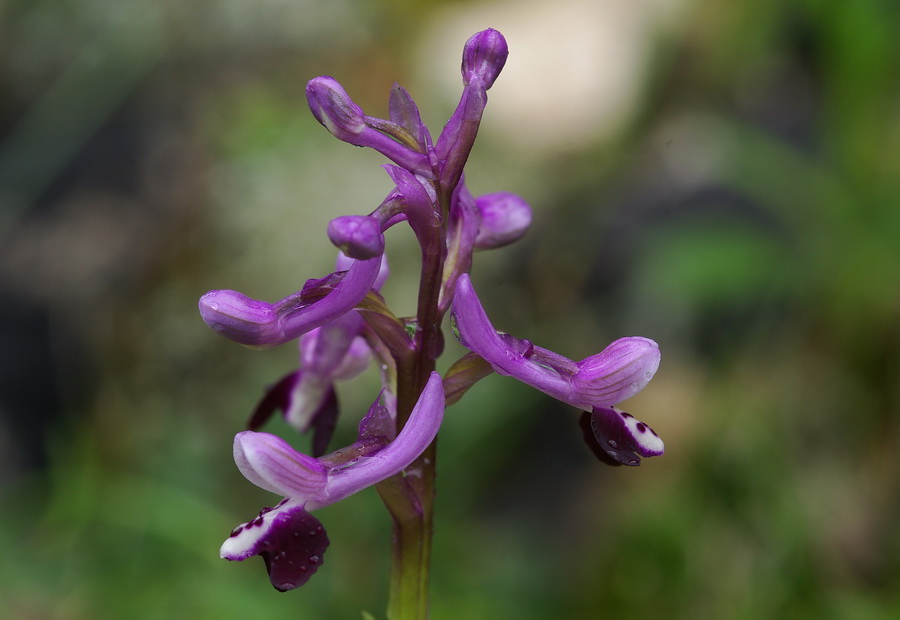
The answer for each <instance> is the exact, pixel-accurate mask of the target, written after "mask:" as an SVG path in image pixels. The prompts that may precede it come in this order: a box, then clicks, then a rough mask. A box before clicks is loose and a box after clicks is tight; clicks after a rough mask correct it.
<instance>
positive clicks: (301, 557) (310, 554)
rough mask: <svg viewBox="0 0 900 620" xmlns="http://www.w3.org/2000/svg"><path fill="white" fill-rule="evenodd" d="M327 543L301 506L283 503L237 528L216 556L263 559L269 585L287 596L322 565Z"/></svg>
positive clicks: (291, 502) (300, 503) (326, 539)
mask: <svg viewBox="0 0 900 620" xmlns="http://www.w3.org/2000/svg"><path fill="white" fill-rule="evenodd" d="M328 543H329V541H328V535H327V534H326V533H325V529H324V528H323V527H322V524H321V523H320V522H319V520H318V519H316V518H315V517H314V516H312V515H311V514H309V513H308V512H307V511H306V510H305V509H304V507H303V504H302V502H298V501H288V500H285V501H283V502H281V503H280V504H279V505H278V506H276V507H275V508H263V510H262V511H261V512H260V513H259V516H258V517H256V518H255V519H253V520H252V521H249V522H247V523H244V524H242V525H239V526H237V527H236V528H235V529H234V530H233V531H232V532H231V536H229V537H228V539H227V540H226V541H225V542H224V543H223V544H222V548H221V549H220V550H219V555H220V556H221V557H223V558H225V559H226V560H236V561H241V560H246V559H247V558H249V557H252V556H254V555H260V556H262V558H263V560H264V561H265V563H266V570H267V571H268V572H269V580H270V581H271V582H272V585H273V586H275V589H276V590H279V591H281V592H286V591H287V590H293V589H294V588H298V587H300V586H302V585H303V584H304V583H306V582H307V581H309V578H310V577H312V575H313V573H315V572H316V571H317V570H318V568H319V567H320V566H321V565H322V557H323V554H324V553H325V549H327V548H328Z"/></svg>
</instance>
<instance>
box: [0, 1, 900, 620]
mask: <svg viewBox="0 0 900 620" xmlns="http://www.w3.org/2000/svg"><path fill="white" fill-rule="evenodd" d="M488 26H492V27H495V28H498V29H500V30H501V31H502V32H503V33H504V34H505V35H506V37H507V39H508V42H509V47H510V50H511V53H510V58H509V62H508V64H507V68H506V70H505V71H504V73H503V75H501V77H500V79H499V80H498V81H497V83H496V85H495V87H494V88H493V89H492V90H491V92H490V103H489V106H488V110H487V113H486V116H485V120H484V123H483V125H482V127H483V129H482V134H481V136H480V139H479V143H478V144H477V145H476V148H475V151H474V153H473V155H472V158H471V160H470V165H469V167H468V181H469V185H470V187H471V188H472V191H473V192H474V193H476V194H478V193H487V192H492V191H499V190H508V191H513V192H516V193H518V194H520V195H522V196H524V197H526V198H527V199H528V200H529V202H530V203H531V204H532V205H533V208H534V216H535V226H534V228H533V230H532V231H531V232H530V233H529V234H528V236H527V237H526V238H525V239H524V240H522V241H521V242H520V243H518V244H517V245H515V246H511V247H509V248H506V249H502V250H498V251H495V252H492V253H486V254H479V255H478V256H477V257H476V264H475V268H474V271H473V274H474V280H475V283H476V286H478V287H479V291H481V293H482V296H483V301H484V303H485V305H486V306H487V308H488V311H489V312H490V314H491V316H492V317H493V320H494V322H495V324H496V325H497V326H498V328H501V329H504V330H506V331H509V332H511V333H513V334H515V335H518V336H520V337H529V338H531V339H532V340H534V341H535V342H537V343H539V344H541V345H543V346H545V347H548V348H551V349H554V350H556V351H559V352H561V353H563V354H566V355H568V356H569V357H572V358H575V359H579V358H581V357H584V356H586V355H589V354H591V353H594V352H596V351H598V350H599V349H600V348H602V347H603V346H604V345H605V344H606V343H607V342H609V341H611V340H612V339H614V338H617V337H620V336H625V335H644V336H648V337H652V338H654V339H656V340H657V341H658V342H659V343H660V346H661V348H662V351H663V363H662V366H661V368H660V371H659V373H658V375H657V377H656V378H655V379H654V381H653V382H651V384H650V386H649V387H648V388H647V389H646V390H645V391H644V393H642V394H640V395H639V396H638V397H635V398H634V399H632V400H631V401H629V402H627V403H625V408H626V409H627V410H629V411H631V412H632V413H634V414H636V415H637V416H638V417H639V418H641V419H643V420H644V421H646V422H648V423H649V424H651V425H652V426H653V427H654V428H655V429H656V430H657V432H658V433H659V434H660V435H661V436H662V437H663V438H664V439H665V441H666V446H667V454H666V455H665V456H663V457H660V458H657V459H651V460H649V461H645V462H644V464H643V465H642V466H641V467H640V468H637V469H628V470H625V469H624V468H619V469H613V468H607V467H605V466H604V465H601V464H600V463H598V462H597V461H595V460H594V459H593V457H592V456H591V454H590V452H589V451H588V450H587V448H586V447H585V446H584V445H583V444H582V442H581V437H580V431H579V429H578V426H577V424H576V421H577V414H576V412H574V411H572V410H571V408H568V407H566V406H563V405H560V404H559V403H556V402H555V401H552V400H550V399H549V398H547V397H544V396H543V395H541V394H539V393H537V392H535V391H533V390H530V389H529V388H527V387H525V386H523V385H520V384H518V383H516V382H515V381H512V380H509V379H507V378H504V377H499V376H493V377H490V378H488V379H485V380H484V381H483V382H481V383H480V384H478V385H477V386H476V387H475V388H474V389H473V390H472V391H471V392H469V393H468V394H467V395H466V396H465V397H464V398H463V400H462V401H461V402H460V403H459V404H458V405H456V406H454V407H453V408H452V409H450V410H449V411H448V415H447V418H446V421H445V424H444V428H443V430H442V432H441V438H440V446H439V469H438V472H439V473H438V484H439V496H438V507H437V511H438V512H437V536H436V547H435V552H434V569H433V584H432V599H433V603H432V616H433V617H434V618H435V619H438V620H441V619H455V618H466V619H476V620H478V619H496V618H517V619H519V620H530V619H534V620H538V619H545V618H554V619H564V618H571V619H593V618H606V617H627V618H631V619H632V620H637V619H642V618H658V617H666V618H729V619H733V618H734V619H748V620H749V619H757V618H759V619H770V618H792V619H797V618H799V619H806V618H808V619H816V620H821V619H826V618H827V619H832V618H847V619H853V620H868V619H873V620H874V619H882V618H896V617H900V535H898V527H897V524H898V521H900V462H898V449H900V435H898V433H900V429H898V414H900V400H898V392H900V387H898V386H900V358H898V345H900V44H898V41H900V39H898V38H897V36H896V32H897V31H898V28H900V5H898V4H897V3H896V2H892V1H891V0H858V1H854V2H851V1H846V2H844V1H837V2H824V1H817V0H787V1H784V0H743V1H740V0H739V1H734V2H717V1H715V0H630V1H627V2H626V1H625V0H593V1H591V0H521V1H517V0H505V1H504V0H499V1H497V2H476V1H469V2H466V1H454V2H450V1H444V2H417V1H416V0H375V1H363V0H255V1H253V2H249V1H246V0H190V1H176V0H158V1H152V2H151V1H146V2H139V1H132V2H111V1H109V0H2V2H0V370H2V372H0V616H2V617H4V618H13V619H17V620H19V619H21V620H31V619H45V618H46V619H50V618H52V619H66V620H68V619H72V620H79V619H85V618H92V619H93V618H111V619H118V618H130V619H144V618H146V619H151V618H153V619H155V618H216V619H219V620H227V619H231V618H235V619H238V618H275V617H285V618H288V617H292V618H359V617H361V613H362V612H363V611H366V612H369V613H372V614H373V615H374V616H375V617H380V618H383V617H384V612H383V610H384V608H385V605H386V598H387V575H388V563H389V560H388V555H389V543H388V537H389V528H390V526H389V522H388V518H387V515H386V513H385V512H384V510H383V509H382V507H381V505H380V502H379V500H378V498H377V495H376V494H375V492H374V491H373V490H370V491H367V492H364V493H361V494H359V495H357V496H354V497H353V498H350V499H348V500H347V501H345V502H342V503H341V504H339V505H336V506H332V507H329V508H327V509H324V510H322V511H321V512H320V513H319V514H318V516H319V518H320V519H321V520H322V522H323V523H324V525H325V526H326V528H327V529H328V531H329V534H330V537H331V540H332V545H331V547H330V549H329V551H328V554H327V556H326V562H325V565H324V567H323V568H322V570H320V572H319V573H318V574H317V575H316V576H315V578H314V579H313V580H312V581H311V582H310V583H309V584H308V585H307V586H306V587H304V588H302V589H301V590H298V591H295V592H292V593H288V594H281V593H278V592H276V591H274V590H273V589H272V588H271V587H270V585H269V584H268V580H267V578H266V576H265V571H264V569H263V565H262V561H261V560H258V559H256V558H254V559H252V560H250V561H247V562H243V563H229V562H225V561H223V560H220V559H219V558H218V553H217V552H218V547H219V545H220V543H221V541H222V540H223V539H224V538H225V537H226V536H227V534H228V532H229V531H230V530H231V528H232V527H234V526H235V525H236V524H238V523H240V522H242V521H245V520H247V519H248V518H250V517H251V516H252V515H254V514H255V513H256V512H257V511H258V510H259V508H261V507H262V506H263V505H269V504H271V503H272V502H273V501H276V500H277V498H274V497H273V496H271V495H270V494H267V493H266V492H264V491H261V490H259V489H257V488H255V487H253V486H252V485H251V484H249V483H248V482H246V481H245V480H244V479H243V478H242V477H241V475H240V474H239V472H238V471H237V470H236V468H235V467H234V465H233V462H232V459H231V439H232V436H233V434H234V433H235V432H236V431H238V430H240V429H241V428H242V425H243V423H244V420H245V418H246V416H247V415H248V413H249V411H250V410H251V409H252V407H253V405H254V404H255V402H256V400H257V398H258V397H259V396H260V395H261V393H262V389H263V388H264V386H266V385H268V384H270V383H272V382H273V381H274V380H276V379H277V378H279V377H280V376H281V375H282V374H284V373H286V372H288V371H289V370H291V367H292V365H294V364H295V363H296V359H295V358H296V350H295V348H294V347H293V346H290V345H287V346H284V347H281V348H278V349H275V350H271V351H266V352H259V351H251V350H248V349H244V348H242V347H239V346H237V345H234V344H233V343H230V342H228V341H226V340H224V339H220V338H217V337H216V336H215V335H214V334H213V333H212V332H210V331H209V330H208V329H207V328H206V327H205V326H204V325H203V323H202V322H201V321H200V319H199V317H198V316H197V312H196V300H197V298H198V297H199V296H200V295H201V294H202V293H204V292H205V291H206V290H208V289H211V288H236V289H239V290H242V291H245V292H247V293H248V294H251V295H253V296H255V297H261V298H267V299H278V298H281V297H283V296H284V295H286V294H288V293H290V292H292V291H294V290H296V289H297V288H299V286H300V285H301V284H302V282H303V281H304V280H305V279H307V278H311V277H319V276H321V275H323V274H325V273H328V272H330V271H331V269H332V264H333V259H334V250H333V248H332V247H330V245H329V243H328V241H327V238H326V237H325V234H324V230H325V225H326V223H327V222H328V220H329V219H330V218H332V217H335V216H337V215H340V214H346V213H366V212H368V211H369V210H371V209H372V208H373V207H374V206H375V205H377V204H378V203H379V202H380V201H381V199H382V198H383V197H384V195H385V194H386V193H387V191H388V190H389V189H390V186H389V182H388V178H387V176H386V175H385V174H384V173H383V172H382V171H381V170H380V169H379V168H378V165H379V164H380V163H382V159H381V157H380V156H378V155H377V154H375V153H371V152H367V151H363V150H359V149H353V148H351V147H349V146H347V145H345V144H342V143H339V142H338V141H336V140H334V139H333V138H331V136H329V135H328V134H327V132H326V131H325V130H324V129H323V128H322V127H321V126H319V125H318V124H317V123H316V121H315V120H314V119H313V118H312V116H311V115H310V114H309V111H308V109H307V106H306V103H305V98H304V93H303V89H304V86H305V83H306V81H307V80H308V79H310V78H312V77H314V76H316V75H320V74H330V75H333V76H335V77H336V78H337V79H338V80H340V81H341V82H342V83H343V84H344V85H345V87H346V88H347V90H348V92H350V93H351V94H352V95H353V96H354V98H355V99H356V100H357V102H359V103H360V104H361V105H362V106H363V107H364V109H365V110H366V111H367V112H368V113H369V114H373V115H376V116H383V115H385V114H386V107H387V96H388V92H389V89H390V87H391V85H392V83H393V82H394V81H395V80H396V81H398V82H400V83H401V84H403V85H404V86H405V87H406V88H407V89H408V90H409V91H410V92H411V94H412V95H413V97H414V98H415V99H416V100H417V101H418V103H419V105H420V107H421V109H422V111H423V116H424V118H425V120H426V122H427V123H428V124H429V125H430V126H431V127H432V130H433V132H435V133H437V131H438V130H439V128H440V126H441V125H442V123H443V122H444V120H445V119H446V118H447V116H448V115H449V114H450V112H451V111H452V109H453V107H454V106H455V103H456V99H457V97H458V95H459V91H460V77H459V74H458V66H459V56H460V51H461V48H462V44H463V42H464V41H465V40H466V38H467V37H468V36H469V35H471V34H472V33H474V32H476V31H477V30H481V29H483V28H485V27H488ZM397 228H398V229H397V230H394V231H392V232H391V234H390V235H389V248H390V250H389V252H390V254H389V256H390V259H391V261H392V267H393V270H392V273H393V274H394V275H393V277H392V280H391V281H390V282H389V284H388V286H387V287H386V289H385V294H386V296H387V298H388V300H389V302H390V303H391V305H392V307H394V309H395V310H396V311H397V312H398V313H400V314H404V313H410V312H412V308H413V305H412V303H413V302H412V300H413V294H414V291H413V288H412V287H413V286H414V284H415V281H416V268H417V257H416V253H415V247H414V245H413V244H412V241H411V239H410V235H409V234H408V232H406V231H403V230H400V228H401V227H397ZM454 352H458V350H457V349H453V348H452V347H451V349H450V351H449V353H448V355H449V358H448V362H449V361H450V360H452V359H453V354H454ZM376 381H377V379H376V378H375V377H372V376H364V377H362V378H360V379H359V380H356V381H354V382H352V383H348V384H343V385H342V386H341V389H340V398H341V400H342V403H343V407H344V409H345V414H346V415H345V416H344V417H343V419H342V422H341V425H340V427H339V429H338V435H339V437H338V441H341V440H343V441H346V442H349V441H351V440H352V438H353V435H354V424H355V422H356V420H357V419H358V416H359V414H361V413H362V412H364V411H365V410H366V408H367V407H368V404H369V403H370V401H371V399H372V398H373V397H374V390H375V385H376ZM269 430H273V431H275V432H287V431H286V429H285V428H284V427H283V425H282V426H280V425H279V423H278V422H277V421H276V422H274V423H273V424H272V425H271V426H270V428H269ZM297 445H298V446H301V447H302V446H303V445H304V443H303V441H298V442H297ZM340 445H343V444H340Z"/></svg>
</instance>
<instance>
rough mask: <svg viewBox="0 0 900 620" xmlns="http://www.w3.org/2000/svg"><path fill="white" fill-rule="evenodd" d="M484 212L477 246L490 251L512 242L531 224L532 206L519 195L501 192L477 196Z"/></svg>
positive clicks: (476, 240) (476, 241) (477, 200)
mask: <svg viewBox="0 0 900 620" xmlns="http://www.w3.org/2000/svg"><path fill="white" fill-rule="evenodd" d="M475 204H476V205H477V206H478V210H479V211H480V212H481V223H480V224H479V226H478V236H477V237H476V238H475V247H476V248H478V249H480V250H490V249H494V248H500V247H503V246H504V245H509V244H510V243H512V242H514V241H518V240H519V239H520V238H522V235H524V234H525V233H526V232H527V231H528V228H529V227H530V226H531V207H529V206H528V203H527V202H525V201H524V200H522V198H520V197H519V196H516V195H515V194H510V193H509V192H497V193H495V194H486V195H484V196H479V197H478V198H476V199H475Z"/></svg>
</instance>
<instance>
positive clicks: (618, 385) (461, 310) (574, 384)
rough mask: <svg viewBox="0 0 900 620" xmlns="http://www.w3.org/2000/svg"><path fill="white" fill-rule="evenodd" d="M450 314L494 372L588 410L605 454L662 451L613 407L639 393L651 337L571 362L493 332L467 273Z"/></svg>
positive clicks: (653, 363) (652, 355)
mask: <svg viewBox="0 0 900 620" xmlns="http://www.w3.org/2000/svg"><path fill="white" fill-rule="evenodd" d="M453 316H454V318H455V321H456V327H457V329H458V331H459V339H460V342H462V344H463V346H465V347H467V348H468V349H470V350H472V351H473V352H474V353H477V354H478V355H480V356H481V357H482V358H483V359H484V360H485V361H487V362H488V363H489V364H490V365H491V367H492V368H493V369H494V371H496V372H497V373H499V374H501V375H508V376H512V377H514V378H516V379H518V380H519V381H522V382H523V383H527V384H528V385H530V386H532V387H534V388H537V389H538V390H540V391H542V392H544V393H545V394H548V395H550V396H552V397H553V398H556V399H557V400H560V401H562V402H564V403H568V404H570V405H572V406H574V407H578V408H579V409H583V410H585V411H586V412H588V415H589V416H590V418H591V419H590V422H589V425H590V429H591V432H592V434H593V436H594V438H595V439H596V441H597V442H598V443H600V444H601V446H602V454H603V455H604V458H605V457H608V458H609V459H611V460H612V461H614V462H616V463H619V464H623V465H637V464H639V463H640V459H639V458H638V457H637V455H640V456H657V455H660V454H662V453H663V442H662V440H661V439H660V438H659V436H657V435H656V433H655V432H653V430H652V429H651V428H650V427H649V426H647V425H646V424H644V423H642V422H638V421H637V420H635V419H634V418H632V417H631V416H629V415H628V414H626V413H624V412H621V411H620V410H618V409H615V408H614V407H613V405H615V404H617V403H619V402H621V401H623V400H626V399H628V398H630V397H632V396H634V395H635V394H637V393H638V392H640V391H641V390H642V389H643V388H644V386H646V385H647V383H649V381H650V379H651V378H653V375H654V374H655V373H656V369H657V368H658V367H659V359H660V356H659V347H658V345H657V344H656V343H655V342H654V341H652V340H650V339H649V338H641V337H631V338H620V339H619V340H616V341H615V342H613V343H612V344H610V345H609V346H608V347H606V348H605V349H604V350H603V351H601V352H600V353H598V354H596V355H592V356H590V357H588V358H585V359H583V360H581V361H580V362H575V361H573V360H570V359H568V358H567V357H564V356H562V355H559V354H557V353H554V352H553V351H549V350H547V349H543V348H541V347H538V346H535V345H534V344H532V343H531V342H530V341H528V340H519V339H517V338H513V337H512V336H510V335H508V334H504V333H500V332H497V331H496V330H495V329H494V327H493V325H491V322H490V320H489V319H488V317H487V314H486V313H485V311H484V308H483V307H482V306H481V302H480V301H479V299H478V296H477V295H476V294H475V289H474V288H473V287H472V282H471V280H470V278H469V276H468V274H463V275H461V276H460V277H459V280H458V282H457V285H456V295H455V297H454V300H453ZM595 453H596V450H595Z"/></svg>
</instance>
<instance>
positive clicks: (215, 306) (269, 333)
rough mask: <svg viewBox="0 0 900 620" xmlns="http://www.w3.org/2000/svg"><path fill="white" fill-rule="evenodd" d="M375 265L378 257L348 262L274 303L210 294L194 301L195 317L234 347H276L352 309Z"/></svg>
mask: <svg viewBox="0 0 900 620" xmlns="http://www.w3.org/2000/svg"><path fill="white" fill-rule="evenodd" d="M381 262H382V261H381V256H376V257H374V258H370V259H368V260H357V261H354V262H353V263H352V265H351V266H350V267H349V269H347V271H346V272H341V271H338V272H335V273H332V274H330V275H328V276H326V277H324V278H321V279H318V280H307V282H306V284H305V285H304V286H303V289H302V290H300V291H298V292H296V293H294V294H293V295H290V296H288V297H285V298H284V299H282V300H281V301H276V302H275V303H267V302H265V301H259V300H256V299H252V298H250V297H247V296H246V295H244V294H243V293H239V292H238V291H230V290H215V291H210V292H208V293H206V294H205V295H204V296H203V297H201V298H200V302H199V304H198V305H199V307H200V316H201V317H202V318H203V321H204V322H205V323H206V324H207V325H209V326H210V327H212V328H213V329H214V330H215V331H217V332H219V333H220V334H222V335H223V336H225V337H227V338H230V339H231V340H234V341H235V342H238V343H240V344H243V345H247V346H249V347H258V348H268V347H274V346H278V345H280V344H284V343H285V342H289V341H291V340H293V339H295V338H298V337H299V336H301V335H302V334H305V333H306V332H308V331H311V330H313V329H315V328H316V327H320V326H322V325H324V324H326V323H328V322H329V321H332V320H334V319H336V318H337V317H339V316H341V315H343V314H345V313H347V312H349V311H350V310H352V309H353V308H354V307H355V306H356V305H357V304H358V303H359V302H360V301H362V299H363V297H365V296H366V293H368V292H369V290H370V289H371V288H372V287H373V286H374V284H375V280H376V278H377V277H378V273H379V271H380V270H381Z"/></svg>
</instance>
